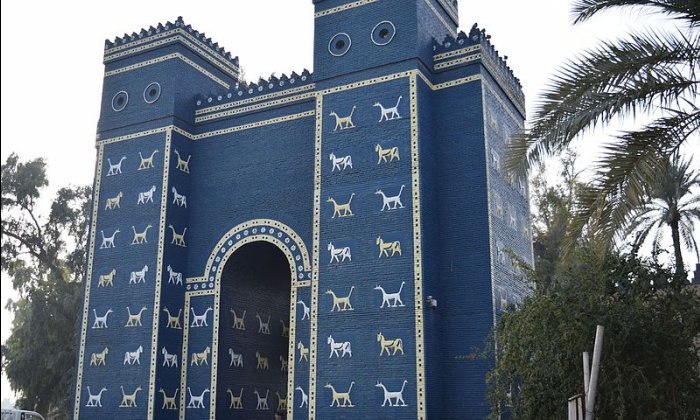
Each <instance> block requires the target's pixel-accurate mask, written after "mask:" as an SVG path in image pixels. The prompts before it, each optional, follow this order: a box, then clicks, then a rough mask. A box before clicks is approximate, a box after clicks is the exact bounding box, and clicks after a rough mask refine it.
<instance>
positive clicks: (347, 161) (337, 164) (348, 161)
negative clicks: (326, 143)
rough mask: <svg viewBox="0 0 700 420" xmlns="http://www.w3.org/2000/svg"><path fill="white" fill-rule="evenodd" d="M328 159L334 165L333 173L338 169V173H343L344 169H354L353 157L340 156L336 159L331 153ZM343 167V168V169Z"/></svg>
mask: <svg viewBox="0 0 700 420" xmlns="http://www.w3.org/2000/svg"><path fill="white" fill-rule="evenodd" d="M328 158H329V159H330V160H331V163H332V164H333V167H332V168H331V172H335V170H336V168H337V169H338V171H342V170H343V169H346V168H350V169H352V156H351V155H346V156H340V157H336V156H335V154H334V153H331V154H330V155H329V156H328ZM341 165H342V167H341Z"/></svg>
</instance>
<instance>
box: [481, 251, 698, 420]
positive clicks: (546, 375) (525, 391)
mask: <svg viewBox="0 0 700 420" xmlns="http://www.w3.org/2000/svg"><path fill="white" fill-rule="evenodd" d="M673 278H674V274H673V272H672V270H669V269H666V268H664V267H662V266H661V265H660V264H659V263H658V262H657V261H655V260H654V259H652V260H649V261H640V260H638V259H637V258H636V257H634V256H632V257H630V256H621V255H617V254H614V253H611V254H608V255H607V256H606V257H605V258H604V259H603V260H602V261H601V259H600V255H599V254H598V253H597V252H591V250H590V249H589V248H587V247H580V248H578V249H577V250H576V251H575V252H574V254H572V256H571V257H569V258H568V259H567V260H566V262H564V263H562V267H561V268H560V270H559V271H558V278H557V280H558V281H557V283H556V287H552V288H550V289H549V291H547V292H543V291H540V290H539V289H538V290H537V291H536V292H535V295H534V296H533V297H531V298H529V299H527V300H526V301H525V303H524V305H522V307H521V309H519V310H517V311H513V312H510V313H505V314H503V315H502V317H501V318H500V320H499V322H498V324H497V327H496V330H495V336H496V337H498V347H497V350H496V358H495V360H496V364H495V367H494V368H493V369H492V370H491V372H490V373H489V375H488V382H489V384H490V394H489V398H490V400H491V403H492V406H493V407H494V409H493V412H492V415H493V418H497V417H498V414H499V411H500V410H508V411H509V412H510V413H511V414H512V418H515V419H561V418H566V410H567V407H566V401H567V399H568V398H569V397H571V396H573V395H576V394H580V393H582V392H583V389H582V388H583V378H582V376H583V375H582V363H581V353H582V352H583V351H589V352H591V351H592V348H593V342H594V336H595V329H596V325H597V324H601V325H604V326H605V340H604V345H603V357H602V364H601V371H600V377H599V382H598V384H599V385H598V397H597V399H596V416H597V417H598V418H603V419H625V420H629V419H645V420H646V419H688V420H690V419H697V418H700V399H698V398H697V396H698V395H700V348H698V344H697V343H694V340H695V339H696V338H697V337H698V335H699V334H700V298H699V297H698V296H697V295H696V294H695V293H693V292H691V291H690V290H688V289H687V288H663V289H662V290H661V291H659V290H658V289H657V288H655V287H654V286H653V285H660V284H666V283H667V282H669V281H671V280H672V279H673Z"/></svg>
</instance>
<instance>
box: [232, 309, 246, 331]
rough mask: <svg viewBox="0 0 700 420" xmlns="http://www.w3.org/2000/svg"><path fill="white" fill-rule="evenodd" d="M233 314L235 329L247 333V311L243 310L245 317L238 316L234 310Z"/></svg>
mask: <svg viewBox="0 0 700 420" xmlns="http://www.w3.org/2000/svg"><path fill="white" fill-rule="evenodd" d="M230 311H231V313H232V314H233V328H235V329H237V330H242V331H245V312H246V311H245V310H243V315H241V316H240V317H238V316H236V311H234V310H233V308H231V309H230Z"/></svg>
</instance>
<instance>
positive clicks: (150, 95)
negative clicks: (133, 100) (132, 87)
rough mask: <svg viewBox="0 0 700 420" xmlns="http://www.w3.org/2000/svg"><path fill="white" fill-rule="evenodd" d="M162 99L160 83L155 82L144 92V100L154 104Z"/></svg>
mask: <svg viewBox="0 0 700 420" xmlns="http://www.w3.org/2000/svg"><path fill="white" fill-rule="evenodd" d="M158 98H160V83H158V82H153V83H151V84H150V85H148V86H146V89H144V90H143V100H144V101H146V103H149V104H152V103H154V102H155V101H157V100H158Z"/></svg>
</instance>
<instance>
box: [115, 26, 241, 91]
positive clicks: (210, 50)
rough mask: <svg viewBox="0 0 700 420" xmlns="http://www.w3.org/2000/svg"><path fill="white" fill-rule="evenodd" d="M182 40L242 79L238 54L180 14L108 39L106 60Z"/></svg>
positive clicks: (201, 55) (210, 60)
mask: <svg viewBox="0 0 700 420" xmlns="http://www.w3.org/2000/svg"><path fill="white" fill-rule="evenodd" d="M174 43H179V44H181V45H183V46H185V47H187V48H188V49H189V50H190V51H192V52H194V53H195V54H197V55H199V56H200V57H202V58H204V59H205V60H207V61H208V62H210V63H211V64H212V65H214V66H215V67H217V68H218V69H219V70H221V71H223V72H224V73H226V74H228V75H230V76H232V77H234V78H236V79H238V77H239V74H240V70H239V64H238V57H236V56H231V53H230V52H228V51H226V50H225V49H224V48H223V47H221V46H219V44H218V43H217V42H214V41H212V39H211V38H208V37H207V36H206V34H205V33H204V32H199V31H197V30H196V29H193V28H192V25H187V24H185V22H184V20H183V19H182V17H178V18H177V19H176V20H175V22H174V23H172V22H166V23H165V24H161V23H159V24H158V25H157V26H155V27H153V26H151V27H149V28H148V29H141V31H140V32H138V33H136V32H134V33H132V34H131V35H129V34H124V36H122V37H117V38H115V39H114V41H110V40H105V52H104V63H105V64H109V63H112V62H114V61H117V60H120V59H123V58H126V57H130V56H132V55H135V54H140V53H144V52H147V51H151V50H154V49H156V48H160V47H163V46H166V45H170V44H174Z"/></svg>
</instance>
